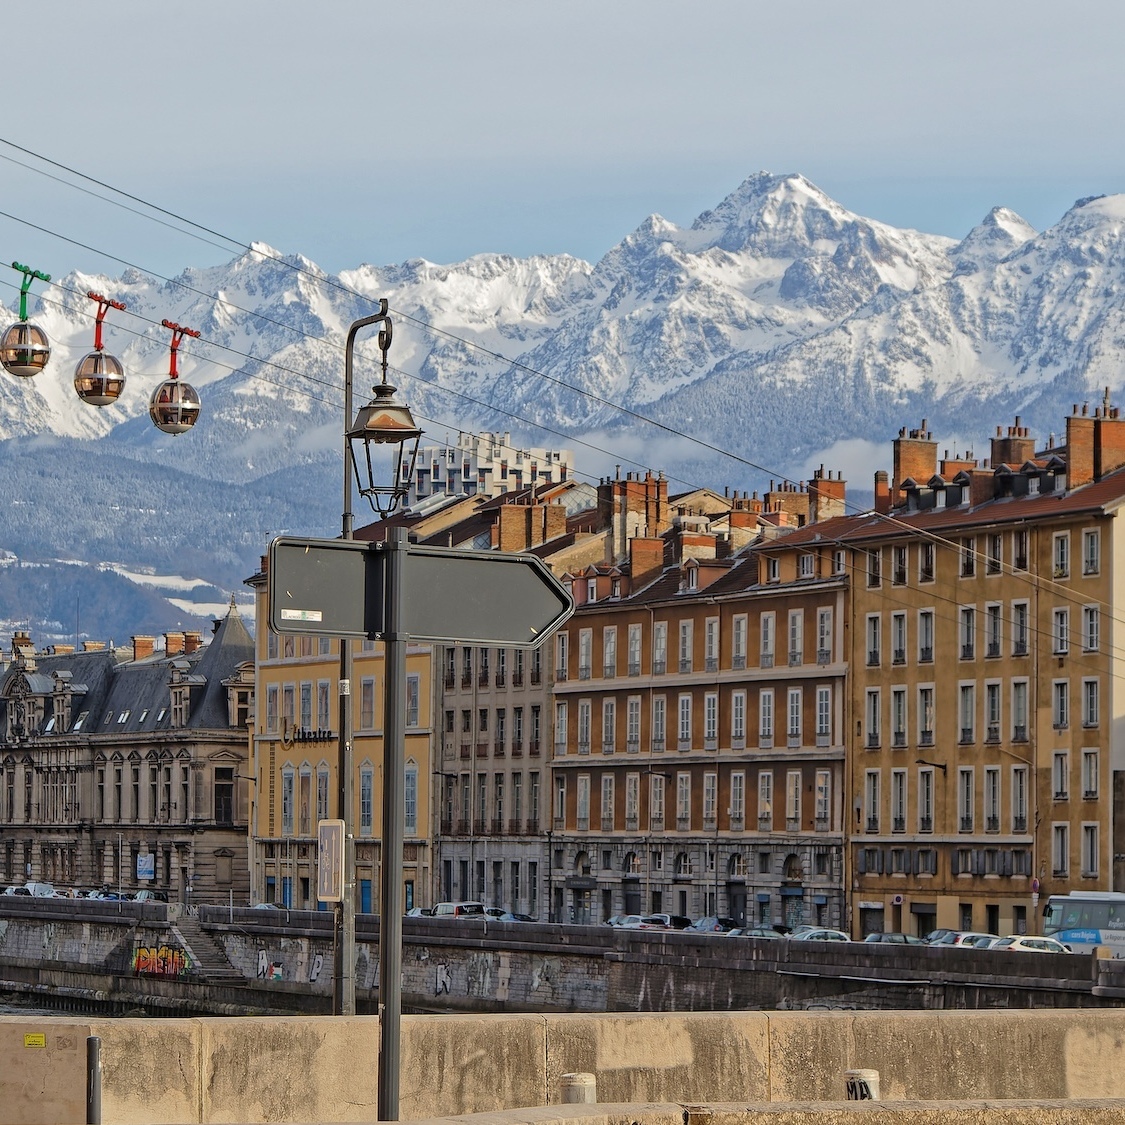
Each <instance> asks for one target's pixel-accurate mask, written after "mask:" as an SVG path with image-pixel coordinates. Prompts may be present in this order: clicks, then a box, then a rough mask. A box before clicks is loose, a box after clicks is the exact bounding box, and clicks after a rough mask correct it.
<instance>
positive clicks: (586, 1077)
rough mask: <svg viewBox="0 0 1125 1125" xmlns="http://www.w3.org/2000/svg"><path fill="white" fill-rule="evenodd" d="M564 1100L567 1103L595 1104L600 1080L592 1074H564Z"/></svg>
mask: <svg viewBox="0 0 1125 1125" xmlns="http://www.w3.org/2000/svg"><path fill="white" fill-rule="evenodd" d="M560 1081H561V1083H562V1100H563V1102H564V1103H565V1104H567V1105H580V1104H588V1105H593V1104H594V1103H595V1102H596V1101H597V1100H598V1080H597V1079H596V1078H595V1077H594V1076H593V1075H592V1074H564V1075H563V1076H562V1078H561V1079H560Z"/></svg>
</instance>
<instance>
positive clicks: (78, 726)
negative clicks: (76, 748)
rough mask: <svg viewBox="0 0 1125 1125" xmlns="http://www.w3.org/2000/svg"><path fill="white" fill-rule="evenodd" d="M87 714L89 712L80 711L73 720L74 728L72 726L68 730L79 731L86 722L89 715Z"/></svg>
mask: <svg viewBox="0 0 1125 1125" xmlns="http://www.w3.org/2000/svg"><path fill="white" fill-rule="evenodd" d="M89 714H90V712H89V711H80V712H79V713H78V718H77V719H75V720H74V726H72V727H71V728H70V729H71V730H81V729H82V724H83V723H84V722H85V721H86V716H87V715H89Z"/></svg>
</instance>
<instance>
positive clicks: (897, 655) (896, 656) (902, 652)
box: [891, 648, 906, 664]
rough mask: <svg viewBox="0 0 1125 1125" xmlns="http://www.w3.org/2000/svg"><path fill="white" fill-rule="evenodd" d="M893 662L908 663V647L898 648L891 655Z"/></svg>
mask: <svg viewBox="0 0 1125 1125" xmlns="http://www.w3.org/2000/svg"><path fill="white" fill-rule="evenodd" d="M891 663H892V664H905V663H906V649H904V648H896V649H895V650H894V652H893V653H892V655H891Z"/></svg>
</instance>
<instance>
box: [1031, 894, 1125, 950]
mask: <svg viewBox="0 0 1125 1125" xmlns="http://www.w3.org/2000/svg"><path fill="white" fill-rule="evenodd" d="M1060 930H1100V931H1103V932H1105V931H1117V932H1119V933H1123V934H1125V895H1121V896H1118V895H1114V896H1112V897H1110V896H1108V895H1107V896H1106V897H1105V898H1097V899H1094V898H1078V897H1072V896H1070V895H1060V896H1059V897H1057V898H1052V899H1051V901H1050V902H1049V903H1048V904H1047V910H1046V912H1045V914H1044V918H1043V933H1044V934H1045V935H1046V936H1048V937H1049V936H1051V935H1053V934H1057V933H1058V932H1059V931H1060ZM1064 940H1065V939H1064Z"/></svg>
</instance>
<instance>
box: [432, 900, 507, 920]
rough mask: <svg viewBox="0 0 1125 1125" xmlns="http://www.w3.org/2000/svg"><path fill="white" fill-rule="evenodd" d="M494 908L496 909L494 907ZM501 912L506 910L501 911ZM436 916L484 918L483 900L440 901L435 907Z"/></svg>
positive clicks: (434, 913) (434, 914)
mask: <svg viewBox="0 0 1125 1125" xmlns="http://www.w3.org/2000/svg"><path fill="white" fill-rule="evenodd" d="M492 909H495V907H493V908H492ZM500 913H501V914H503V913H504V912H503V911H501V912H500ZM433 916H434V917H435V918H484V917H486V914H485V908H484V903H483V902H439V903H438V904H437V905H436V906H435V907H434V909H433Z"/></svg>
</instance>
